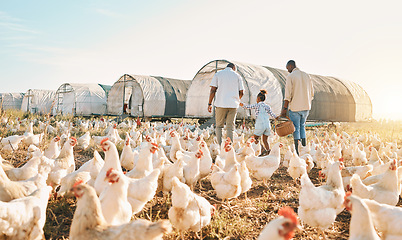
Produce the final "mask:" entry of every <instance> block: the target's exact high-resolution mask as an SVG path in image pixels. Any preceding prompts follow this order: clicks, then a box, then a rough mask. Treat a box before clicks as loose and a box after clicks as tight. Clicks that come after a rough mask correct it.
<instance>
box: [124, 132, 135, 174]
mask: <svg viewBox="0 0 402 240" xmlns="http://www.w3.org/2000/svg"><path fill="white" fill-rule="evenodd" d="M135 155H138V152H137V151H135V152H133V150H132V149H131V145H130V137H129V136H128V134H126V140H125V144H124V147H123V151H122V152H121V155H120V163H121V166H122V167H124V168H125V169H127V170H128V171H130V170H131V169H133V168H134V158H135Z"/></svg>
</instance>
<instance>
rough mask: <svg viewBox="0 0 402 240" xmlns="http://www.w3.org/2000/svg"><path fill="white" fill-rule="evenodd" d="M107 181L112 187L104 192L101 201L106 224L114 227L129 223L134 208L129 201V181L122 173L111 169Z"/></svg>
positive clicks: (100, 197)
mask: <svg viewBox="0 0 402 240" xmlns="http://www.w3.org/2000/svg"><path fill="white" fill-rule="evenodd" d="M105 180H106V181H108V182H109V183H110V185H109V186H107V187H106V188H105V190H103V192H102V194H101V195H100V196H99V200H100V202H101V208H102V213H103V216H104V217H105V220H106V222H107V223H108V224H109V225H112V226H116V225H121V224H124V223H128V222H129V221H130V219H131V215H132V208H131V205H130V203H129V202H128V200H127V189H128V184H129V181H128V179H127V178H125V177H124V176H123V173H122V172H121V171H116V170H114V169H113V168H111V169H109V170H108V171H107V173H106V178H105ZM111 206H113V207H111Z"/></svg>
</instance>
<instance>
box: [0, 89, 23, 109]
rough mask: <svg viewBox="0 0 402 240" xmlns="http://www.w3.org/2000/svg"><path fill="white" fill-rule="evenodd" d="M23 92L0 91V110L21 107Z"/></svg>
mask: <svg viewBox="0 0 402 240" xmlns="http://www.w3.org/2000/svg"><path fill="white" fill-rule="evenodd" d="M23 98H24V94H23V93H0V107H1V109H2V110H7V109H18V110H19V109H21V104H22V99H23Z"/></svg>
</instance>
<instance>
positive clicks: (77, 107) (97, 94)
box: [53, 83, 111, 116]
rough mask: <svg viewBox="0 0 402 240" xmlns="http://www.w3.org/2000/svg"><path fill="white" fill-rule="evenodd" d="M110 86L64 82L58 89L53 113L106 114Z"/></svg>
mask: <svg viewBox="0 0 402 240" xmlns="http://www.w3.org/2000/svg"><path fill="white" fill-rule="evenodd" d="M110 88H111V86H109V85H103V84H96V83H91V84H82V83H64V84H62V85H61V86H60V87H59V88H58V89H57V91H56V96H55V104H54V107H53V114H62V115H67V114H72V115H79V116H89V115H105V114H107V95H108V92H109V90H110Z"/></svg>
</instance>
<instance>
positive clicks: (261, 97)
mask: <svg viewBox="0 0 402 240" xmlns="http://www.w3.org/2000/svg"><path fill="white" fill-rule="evenodd" d="M266 94H267V91H266V90H260V93H258V95H257V103H255V104H252V105H247V106H246V105H244V104H243V103H240V106H242V107H243V108H245V109H255V115H256V117H257V119H256V121H255V129H254V138H255V139H256V143H258V138H259V137H261V136H262V142H263V144H264V147H265V149H264V151H263V152H262V153H261V155H262V156H264V155H267V154H269V152H270V151H271V150H270V149H269V144H268V136H269V135H271V124H270V122H269V116H268V114H269V115H271V117H273V118H276V116H275V114H274V113H273V112H272V110H271V107H270V106H268V105H267V104H266V103H264V101H265V95H266Z"/></svg>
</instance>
